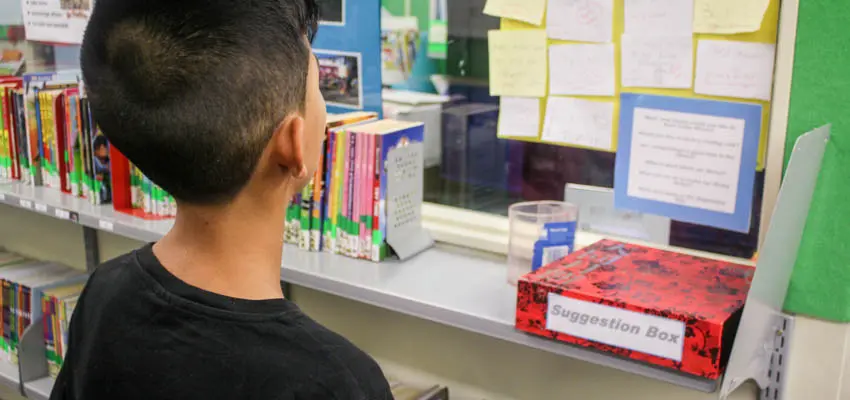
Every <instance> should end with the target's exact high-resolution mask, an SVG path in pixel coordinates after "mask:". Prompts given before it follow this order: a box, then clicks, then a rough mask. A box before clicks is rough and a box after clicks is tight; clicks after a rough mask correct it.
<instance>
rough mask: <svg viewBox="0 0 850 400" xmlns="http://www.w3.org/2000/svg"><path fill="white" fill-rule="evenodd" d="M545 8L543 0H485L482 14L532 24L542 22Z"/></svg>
mask: <svg viewBox="0 0 850 400" xmlns="http://www.w3.org/2000/svg"><path fill="white" fill-rule="evenodd" d="M454 1H458V0H454ZM545 10H546V1H545V0H487V4H486V5H484V14H487V15H492V16H494V17H502V18H510V19H515V20H519V21H523V22H528V23H529V24H534V25H540V24H541V23H543V12H544V11H545Z"/></svg>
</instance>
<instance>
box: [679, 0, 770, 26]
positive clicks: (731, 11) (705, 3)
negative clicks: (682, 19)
mask: <svg viewBox="0 0 850 400" xmlns="http://www.w3.org/2000/svg"><path fill="white" fill-rule="evenodd" d="M769 4H770V0H695V2H694V32H697V33H721V34H729V33H744V32H755V31H757V30H759V29H761V22H762V20H763V19H764V13H765V11H767V6H768V5H769Z"/></svg>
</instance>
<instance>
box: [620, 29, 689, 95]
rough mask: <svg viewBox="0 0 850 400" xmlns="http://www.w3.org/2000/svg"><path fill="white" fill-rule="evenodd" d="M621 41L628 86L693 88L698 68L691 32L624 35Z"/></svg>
mask: <svg viewBox="0 0 850 400" xmlns="http://www.w3.org/2000/svg"><path fill="white" fill-rule="evenodd" d="M620 43H621V65H622V67H621V74H622V85H623V86H624V87H657V88H679V89H688V88H690V87H691V81H692V80H693V70H694V46H693V38H692V36H691V35H687V36H637V35H623V37H622V41H621V42H620Z"/></svg>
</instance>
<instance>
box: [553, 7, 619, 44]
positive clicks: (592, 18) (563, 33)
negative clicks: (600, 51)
mask: <svg viewBox="0 0 850 400" xmlns="http://www.w3.org/2000/svg"><path fill="white" fill-rule="evenodd" d="M546 30H547V32H548V34H549V37H550V38H552V39H561V40H575V41H579V42H597V43H607V42H610V41H611V37H612V35H613V34H612V32H613V30H614V0H549V8H548V11H547V12H546Z"/></svg>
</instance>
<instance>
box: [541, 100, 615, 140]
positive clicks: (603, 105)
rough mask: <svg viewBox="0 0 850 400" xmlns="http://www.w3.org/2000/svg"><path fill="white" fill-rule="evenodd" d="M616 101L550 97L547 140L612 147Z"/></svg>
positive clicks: (544, 129)
mask: <svg viewBox="0 0 850 400" xmlns="http://www.w3.org/2000/svg"><path fill="white" fill-rule="evenodd" d="M613 127H614V103H613V102H610V101H591V100H583V99H576V98H571V97H555V96H553V97H549V100H548V102H547V104H546V118H545V119H544V123H543V137H542V140H543V141H545V142H555V143H562V144H567V145H574V146H581V147H590V148H595V149H600V150H612V149H611V147H612V144H611V143H612V140H611V139H612V136H613V132H614V131H613Z"/></svg>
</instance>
